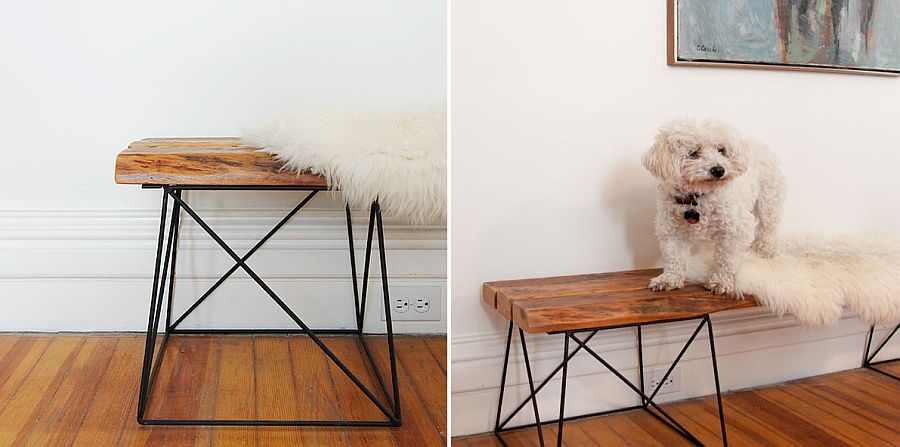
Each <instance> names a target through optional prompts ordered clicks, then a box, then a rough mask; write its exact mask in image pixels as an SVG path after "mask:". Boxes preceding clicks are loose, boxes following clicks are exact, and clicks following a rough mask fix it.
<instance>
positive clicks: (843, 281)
mask: <svg viewBox="0 0 900 447" xmlns="http://www.w3.org/2000/svg"><path fill="white" fill-rule="evenodd" d="M780 245H781V247H780V253H779V254H778V256H776V257H775V258H772V259H762V258H759V257H757V256H755V255H753V254H750V255H747V257H746V258H745V259H744V260H743V262H742V263H741V265H740V266H739V267H738V271H737V274H736V278H735V279H736V288H737V291H738V294H739V295H752V296H755V297H756V299H757V300H758V301H759V303H760V304H762V305H764V306H766V307H768V308H769V309H771V310H772V311H773V312H774V313H776V314H778V315H783V314H785V313H790V314H793V315H794V316H795V317H796V318H797V321H798V322H800V323H801V324H803V325H805V326H813V327H814V326H825V325H829V324H834V323H836V322H837V321H838V320H839V319H840V317H841V312H842V308H843V307H845V306H846V307H847V308H849V309H850V310H853V311H855V312H857V313H858V314H859V317H860V318H861V319H862V320H864V321H866V322H868V323H871V324H875V323H888V322H896V321H898V320H900V238H898V237H889V236H888V237H859V236H856V237H850V236H845V237H832V238H810V237H806V238H790V239H785V240H783V241H781V242H780ZM712 259H713V257H712V250H710V247H705V248H703V249H701V250H699V251H698V253H696V254H695V255H694V256H693V257H692V259H691V261H690V262H689V265H688V272H687V276H686V279H687V280H688V281H691V282H695V283H698V284H705V283H706V281H707V279H708V277H709V272H710V267H711V266H712V263H713V261H712Z"/></svg>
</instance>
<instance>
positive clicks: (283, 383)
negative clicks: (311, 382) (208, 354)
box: [254, 336, 316, 446]
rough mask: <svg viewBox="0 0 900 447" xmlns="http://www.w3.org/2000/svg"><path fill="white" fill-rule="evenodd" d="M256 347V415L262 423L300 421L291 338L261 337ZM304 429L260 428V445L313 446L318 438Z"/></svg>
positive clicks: (258, 436) (256, 342)
mask: <svg viewBox="0 0 900 447" xmlns="http://www.w3.org/2000/svg"><path fill="white" fill-rule="evenodd" d="M254 343H255V346H256V405H257V406H256V414H257V417H259V418H260V419H274V420H289V419H290V420H298V419H301V416H300V410H299V408H298V406H299V404H300V401H301V398H300V396H299V395H298V394H297V390H296V389H295V388H294V385H295V382H294V376H293V374H292V364H291V353H290V348H289V344H288V337H262V336H258V337H256V339H255V342H254ZM305 434H313V433H309V432H307V433H304V430H303V429H298V428H284V427H259V428H257V433H256V435H257V440H258V442H259V445H264V446H265V445H312V444H314V443H315V441H316V440H315V438H314V437H310V436H304V435H305Z"/></svg>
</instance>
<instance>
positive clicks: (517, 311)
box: [482, 269, 757, 333]
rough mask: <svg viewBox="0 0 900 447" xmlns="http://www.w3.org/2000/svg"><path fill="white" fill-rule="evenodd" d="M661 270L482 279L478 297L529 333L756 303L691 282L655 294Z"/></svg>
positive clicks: (641, 320) (689, 315)
mask: <svg viewBox="0 0 900 447" xmlns="http://www.w3.org/2000/svg"><path fill="white" fill-rule="evenodd" d="M661 272H662V270H661V269H649V270H632V271H626V272H614V273H596V274H588V275H575V276H557V277H551V278H535V279H519V280H511V281H495V282H486V283H484V285H483V287H482V299H483V300H484V301H485V303H487V304H488V305H489V306H492V307H494V308H495V309H497V311H498V312H500V314H502V315H503V316H504V317H506V318H507V319H509V320H511V321H512V322H513V323H515V324H516V326H518V327H520V328H522V329H523V330H525V331H526V332H529V333H541V332H557V331H568V330H579V329H592V328H608V327H616V326H627V325H632V324H638V323H650V322H655V321H666V320H678V319H685V318H692V317H699V316H703V315H706V314H711V313H714V312H720V311H723V310H728V309H739V308H747V307H755V306H757V303H756V300H754V299H753V298H745V299H743V300H737V299H733V298H728V297H724V296H721V295H715V294H713V293H712V292H710V291H708V290H706V289H704V288H703V287H702V286H699V285H694V284H689V285H685V287H684V288H682V289H679V290H672V291H668V292H654V291H652V290H649V289H648V288H647V285H648V284H649V283H650V278H653V277H654V276H656V275H658V274H660V273H661Z"/></svg>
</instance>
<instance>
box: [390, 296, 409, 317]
mask: <svg viewBox="0 0 900 447" xmlns="http://www.w3.org/2000/svg"><path fill="white" fill-rule="evenodd" d="M391 301H393V302H394V308H393V311H394V313H398V314H403V313H406V312H408V311H409V298H406V297H397V298H393V297H392V298H391Z"/></svg>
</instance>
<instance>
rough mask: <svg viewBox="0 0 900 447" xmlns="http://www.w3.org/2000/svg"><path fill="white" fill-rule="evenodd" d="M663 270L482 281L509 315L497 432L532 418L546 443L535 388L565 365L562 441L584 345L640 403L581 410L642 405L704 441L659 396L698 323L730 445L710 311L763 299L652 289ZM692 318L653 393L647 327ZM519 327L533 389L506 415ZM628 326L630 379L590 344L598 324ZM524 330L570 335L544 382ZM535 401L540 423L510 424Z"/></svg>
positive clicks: (488, 297) (489, 298) (492, 303)
mask: <svg viewBox="0 0 900 447" xmlns="http://www.w3.org/2000/svg"><path fill="white" fill-rule="evenodd" d="M661 272H662V271H661V270H660V269H650V270H634V271H626V272H614V273H598V274H588V275H575V276H558V277H552V278H535V279H520V280H511V281H494V282H487V283H484V285H483V287H482V299H483V301H484V302H485V304H486V305H488V306H489V307H491V308H493V309H495V310H496V311H497V312H499V313H500V315H502V316H503V317H504V318H505V319H507V320H509V330H508V333H507V340H506V353H505V356H504V361H503V373H502V377H501V384H500V399H499V402H498V405H497V419H496V422H495V425H494V433H495V434H496V435H497V436H500V434H501V433H502V432H504V431H508V430H515V429H519V428H523V427H528V426H532V425H533V426H535V427H536V429H537V432H538V439H539V441H540V444H541V445H542V446H543V445H544V437H543V432H542V430H541V423H542V422H541V419H540V412H539V410H538V404H537V399H536V397H535V396H536V395H537V393H538V392H539V391H540V390H541V389H542V388H543V387H544V386H545V385H547V383H549V382H550V380H551V379H552V378H553V377H554V376H555V375H556V374H557V373H558V372H559V371H560V370H561V371H562V391H561V395H560V406H559V417H558V419H556V420H555V422H556V423H557V424H558V430H557V445H562V440H563V423H564V422H565V421H566V420H569V419H572V417H568V418H567V417H565V397H566V382H567V378H568V362H569V360H571V358H572V357H574V355H575V354H576V353H578V352H579V351H581V350H584V351H586V352H587V353H588V354H589V355H591V356H592V357H593V358H595V359H596V360H597V361H599V362H600V363H602V364H603V365H604V366H605V367H606V368H607V369H609V370H610V372H612V373H613V374H614V375H615V376H616V377H618V378H619V379H620V380H622V381H623V382H624V383H625V384H626V385H627V386H628V387H629V388H630V389H631V390H632V391H634V392H635V393H636V394H637V395H638V396H639V397H640V401H641V403H640V404H638V405H634V406H629V407H626V408H621V409H616V410H613V411H603V412H598V413H594V414H590V415H580V416H577V417H585V416H594V415H602V414H609V413H614V412H619V411H629V410H636V409H643V410H646V411H648V412H649V413H650V414H652V415H653V416H655V417H656V418H657V419H658V420H659V421H660V422H662V423H663V424H665V425H667V426H669V427H670V428H672V429H673V430H675V431H676V432H677V433H679V434H680V435H682V436H683V437H685V438H686V439H687V440H688V441H690V442H691V443H694V444H696V445H702V444H701V443H700V441H699V440H698V439H697V438H696V437H695V436H694V435H692V434H691V433H690V432H689V431H688V430H687V429H685V428H684V426H683V425H681V424H680V423H678V422H677V421H676V420H675V419H674V418H673V417H671V416H670V415H669V414H668V413H667V412H666V411H665V410H664V409H662V408H661V407H660V406H659V405H657V404H656V403H655V402H654V401H653V399H654V398H655V397H656V395H657V393H658V392H659V390H660V389H661V384H663V383H665V381H666V379H667V378H668V377H669V375H670V374H671V373H672V370H673V369H674V368H675V366H676V365H677V364H678V362H679V361H680V360H681V358H682V356H684V353H685V352H686V351H687V349H688V348H689V347H690V345H691V344H692V343H693V341H694V340H695V339H696V337H697V335H698V334H699V332H700V330H701V329H702V328H703V327H704V326H705V327H706V329H707V333H708V336H709V343H710V351H711V355H712V369H713V377H714V379H715V382H716V398H717V401H718V404H719V420H720V430H721V433H722V442H723V444H724V445H727V444H728V438H727V435H726V430H725V415H724V412H723V409H722V397H721V390H720V388H719V373H718V365H717V363H716V355H715V344H714V340H713V331H712V322H711V320H710V318H709V316H710V314H712V313H715V312H720V311H724V310H729V309H741V308H750V307H755V306H757V303H756V301H755V300H754V299H752V298H750V299H745V300H736V299H731V298H727V297H723V296H720V295H714V294H713V293H711V292H709V291H708V290H706V289H704V288H703V287H701V286H698V285H686V286H685V287H684V288H682V289H679V290H673V291H668V292H653V291H651V290H649V289H648V288H647V285H648V284H649V283H650V279H651V278H652V277H654V276H656V275H658V274H660V273H661ZM687 320H701V321H700V324H699V325H698V326H697V328H696V329H695V330H694V332H693V334H692V335H691V337H690V338H689V339H688V341H687V343H686V344H685V345H684V347H683V348H682V350H681V352H680V353H679V354H678V356H676V358H675V360H674V361H673V362H672V364H671V366H669V369H668V371H667V372H666V374H665V375H663V377H662V378H661V379H660V380H659V384H660V385H659V386H657V387H656V388H655V389H653V390H650V393H649V394H647V392H645V384H644V363H643V340H642V335H641V328H642V327H644V326H647V325H654V324H663V323H672V322H677V321H687ZM513 327H518V332H519V339H520V341H521V345H522V354H523V356H524V360H525V370H526V374H527V376H528V385H529V387H530V391H531V394H530V395H529V396H528V398H526V399H525V400H524V401H523V402H521V403H520V404H519V405H518V407H516V408H515V409H514V410H513V411H512V413H511V414H509V415H508V416H507V417H506V418H505V419H504V420H503V421H501V414H502V409H503V393H504V389H505V387H506V376H507V372H508V366H509V353H510V348H511V345H512V336H513ZM625 327H634V328H636V329H637V351H638V384H637V385H635V384H634V383H632V382H631V381H630V380H628V379H627V378H626V377H625V376H624V375H623V374H622V373H621V372H619V371H618V370H617V369H616V368H614V367H613V366H612V365H610V364H609V362H607V361H606V360H605V359H603V357H601V356H600V355H599V354H598V353H596V352H595V351H594V350H593V349H591V348H590V347H589V346H588V345H587V342H588V341H589V340H591V339H592V338H593V337H594V336H595V335H596V334H597V333H598V332H599V331H603V330H607V329H614V328H625ZM526 332H528V333H548V334H563V336H564V347H563V360H562V362H561V363H560V364H559V365H558V366H557V367H556V368H555V369H554V370H553V371H552V372H551V373H550V375H549V376H547V378H546V379H545V380H544V381H543V382H542V383H541V384H539V385H538V386H535V381H534V378H533V376H532V373H531V362H530V360H529V358H528V348H527V343H526V340H525V333H526ZM582 333H588V335H587V336H586V337H585V338H580V337H579V334H582ZM570 341H574V342H575V344H576V347H575V349H574V350H573V351H570V350H569V342H570ZM529 401H531V403H532V407H533V410H534V417H535V421H536V422H535V424H528V425H520V426H516V427H507V424H508V423H509V422H510V420H512V418H513V417H514V416H515V415H516V414H517V413H518V412H519V411H520V410H522V408H524V407H525V405H527V403H528V402H529ZM550 422H554V421H550ZM550 422H544V423H550Z"/></svg>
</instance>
